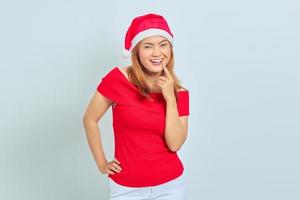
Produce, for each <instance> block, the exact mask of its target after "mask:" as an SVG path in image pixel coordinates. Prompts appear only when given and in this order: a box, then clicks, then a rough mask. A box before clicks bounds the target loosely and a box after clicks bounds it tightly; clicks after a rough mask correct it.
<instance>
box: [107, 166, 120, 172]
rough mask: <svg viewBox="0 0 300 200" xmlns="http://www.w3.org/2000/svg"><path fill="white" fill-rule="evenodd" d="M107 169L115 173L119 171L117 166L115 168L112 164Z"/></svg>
mask: <svg viewBox="0 0 300 200" xmlns="http://www.w3.org/2000/svg"><path fill="white" fill-rule="evenodd" d="M109 170H110V171H113V172H116V173H119V172H120V171H119V170H118V169H117V168H115V167H114V166H111V167H110V169H109Z"/></svg>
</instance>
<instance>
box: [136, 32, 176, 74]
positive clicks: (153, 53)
mask: <svg viewBox="0 0 300 200" xmlns="http://www.w3.org/2000/svg"><path fill="white" fill-rule="evenodd" d="M171 48H172V47H171V45H170V43H169V41H168V40H167V39H166V38H165V37H163V36H153V37H148V38H145V39H143V40H142V41H141V45H140V48H139V51H138V56H139V58H140V61H141V63H142V65H143V66H144V67H145V68H146V69H147V71H148V72H149V73H150V74H160V73H161V72H162V70H163V69H162V64H163V65H165V66H166V65H167V64H168V62H169V60H170V58H171Z"/></svg>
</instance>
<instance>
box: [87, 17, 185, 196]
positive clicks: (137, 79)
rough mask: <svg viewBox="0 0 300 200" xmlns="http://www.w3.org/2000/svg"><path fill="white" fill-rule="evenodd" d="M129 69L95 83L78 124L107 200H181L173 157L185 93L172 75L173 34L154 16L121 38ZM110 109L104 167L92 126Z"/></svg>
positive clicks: (180, 177)
mask: <svg viewBox="0 0 300 200" xmlns="http://www.w3.org/2000/svg"><path fill="white" fill-rule="evenodd" d="M125 53H126V56H127V57H128V55H130V53H131V61H132V64H131V65H130V66H127V67H114V68H113V69H111V70H110V71H109V72H108V73H107V74H106V75H105V76H104V77H103V78H102V80H101V81H100V83H99V85H98V86H97V90H96V91H95V94H94V96H93V97H92V99H91V101H90V103H89V104H88V107H87V109H86V111H85V114H84V117H83V121H84V127H85V130H86V134H87V139H88V143H89V147H90V149H91V152H92V153H93V156H94V158H95V161H96V163H97V166H98V168H99V170H100V171H101V173H103V174H108V178H109V183H110V200H148V199H149V200H150V199H151V200H152V199H153V200H163V199H164V200H186V199H187V191H186V185H185V179H184V173H183V171H184V167H183V165H182V162H181V161H180V159H179V157H178V156H177V153H176V152H177V151H178V150H179V149H180V148H181V146H182V145H183V143H184V141H185V139H186V137H187V132H188V115H189V91H188V90H187V89H185V88H183V87H182V86H181V85H180V82H179V80H178V79H177V78H176V76H175V74H174V55H173V34H172V33H171V30H170V28H169V26H168V24H167V21H166V20H165V19H164V18H163V17H162V16H161V15H157V14H153V13H150V14H146V15H142V16H138V17H136V18H134V19H133V21H132V23H131V25H130V26H129V28H128V30H127V33H126V37H125ZM110 106H111V107H112V112H113V130H114V141H115V154H114V155H115V156H114V159H113V160H112V161H107V159H106V157H105V153H104V151H103V148H102V143H101V137H100V133H99V128H98V121H99V120H100V118H101V117H102V116H103V115H104V113H105V112H106V111H107V110H108V108H110Z"/></svg>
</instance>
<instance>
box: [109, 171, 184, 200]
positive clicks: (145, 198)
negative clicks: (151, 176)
mask: <svg viewBox="0 0 300 200" xmlns="http://www.w3.org/2000/svg"><path fill="white" fill-rule="evenodd" d="M108 179H109V185H110V200H187V199H188V198H187V189H186V185H185V179H184V175H183V174H182V175H181V176H179V177H177V178H175V179H173V180H171V181H168V182H166V183H163V184H161V185H157V186H149V187H127V186H123V185H119V184H118V183H116V182H114V181H113V180H112V179H111V178H108Z"/></svg>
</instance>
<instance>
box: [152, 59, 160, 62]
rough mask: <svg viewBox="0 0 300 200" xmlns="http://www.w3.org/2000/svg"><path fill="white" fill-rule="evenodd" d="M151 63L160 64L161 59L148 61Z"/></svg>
mask: <svg viewBox="0 0 300 200" xmlns="http://www.w3.org/2000/svg"><path fill="white" fill-rule="evenodd" d="M150 61H151V62H154V63H161V62H162V59H159V60H150Z"/></svg>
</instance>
